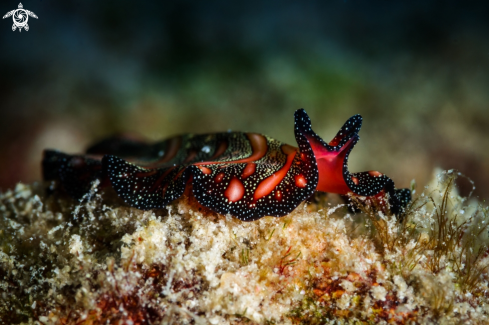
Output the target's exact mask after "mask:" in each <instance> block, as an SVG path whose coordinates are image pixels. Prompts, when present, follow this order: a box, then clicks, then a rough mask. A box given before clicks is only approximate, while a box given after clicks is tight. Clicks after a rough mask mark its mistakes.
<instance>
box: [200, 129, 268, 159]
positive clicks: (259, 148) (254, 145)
mask: <svg viewBox="0 0 489 325" xmlns="http://www.w3.org/2000/svg"><path fill="white" fill-rule="evenodd" d="M246 136H247V137H248V140H249V141H250V144H251V149H252V153H251V156H249V157H248V158H244V159H239V160H234V161H226V162H223V161H204V162H200V163H195V164H194V165H196V166H198V165H214V164H222V163H226V164H241V163H248V162H254V161H257V160H259V159H261V158H263V157H264V156H265V155H266V154H267V150H268V144H267V139H266V138H265V137H264V136H263V135H261V134H258V133H246Z"/></svg>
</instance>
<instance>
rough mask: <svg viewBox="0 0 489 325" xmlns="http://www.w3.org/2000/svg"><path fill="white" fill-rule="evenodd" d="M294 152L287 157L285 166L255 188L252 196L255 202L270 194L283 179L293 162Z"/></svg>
mask: <svg viewBox="0 0 489 325" xmlns="http://www.w3.org/2000/svg"><path fill="white" fill-rule="evenodd" d="M295 154H296V153H295V152H293V153H290V154H289V155H288V156H287V162H286V163H285V165H284V166H283V167H282V168H280V169H279V170H278V171H276V172H275V173H273V174H272V175H270V176H269V177H267V178H265V179H264V180H263V181H262V182H261V183H260V184H258V186H257V187H256V190H255V194H254V195H253V199H254V200H255V201H257V200H259V199H261V198H262V197H264V196H266V195H268V194H270V193H271V192H272V191H273V189H274V188H275V187H277V185H278V184H280V182H281V181H282V180H283V179H284V177H285V175H287V172H288V171H289V169H290V166H291V165H292V162H293V161H294V157H295Z"/></svg>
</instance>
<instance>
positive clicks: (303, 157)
mask: <svg viewBox="0 0 489 325" xmlns="http://www.w3.org/2000/svg"><path fill="white" fill-rule="evenodd" d="M306 159H307V157H306V155H305V154H304V153H303V152H301V160H302V161H306Z"/></svg>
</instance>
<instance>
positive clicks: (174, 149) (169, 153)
mask: <svg viewBox="0 0 489 325" xmlns="http://www.w3.org/2000/svg"><path fill="white" fill-rule="evenodd" d="M168 142H169V144H168V147H167V149H166V151H165V154H164V155H163V157H161V158H160V159H158V160H157V161H154V162H151V163H149V164H143V163H141V164H138V166H139V167H141V168H144V169H153V168H157V167H159V166H160V165H161V164H162V163H165V162H167V161H170V160H172V159H173V158H174V157H175V156H176V155H177V153H178V150H179V149H180V146H181V145H182V137H181V136H178V137H174V138H171V139H170V140H168Z"/></svg>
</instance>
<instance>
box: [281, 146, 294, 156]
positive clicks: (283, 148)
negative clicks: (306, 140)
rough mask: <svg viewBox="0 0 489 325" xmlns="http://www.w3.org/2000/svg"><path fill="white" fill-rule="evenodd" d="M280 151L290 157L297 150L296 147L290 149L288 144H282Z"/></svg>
mask: <svg viewBox="0 0 489 325" xmlns="http://www.w3.org/2000/svg"><path fill="white" fill-rule="evenodd" d="M280 149H282V152H283V153H284V154H286V155H290V154H291V153H293V152H294V151H298V150H299V149H298V148H296V147H292V146H291V145H288V144H283V145H282V146H281V147H280Z"/></svg>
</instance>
